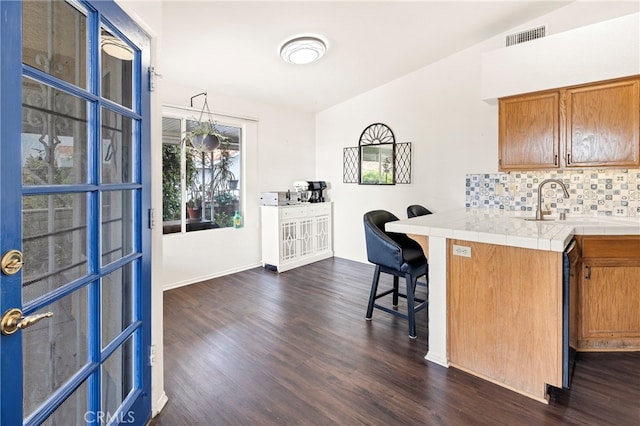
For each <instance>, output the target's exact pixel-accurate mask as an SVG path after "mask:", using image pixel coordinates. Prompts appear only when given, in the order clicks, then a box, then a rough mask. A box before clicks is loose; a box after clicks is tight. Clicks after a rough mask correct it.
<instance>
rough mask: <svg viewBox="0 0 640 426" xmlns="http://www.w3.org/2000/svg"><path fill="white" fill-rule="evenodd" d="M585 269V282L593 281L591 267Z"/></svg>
mask: <svg viewBox="0 0 640 426" xmlns="http://www.w3.org/2000/svg"><path fill="white" fill-rule="evenodd" d="M584 269H586V270H587V273H586V275H585V276H584V279H585V280H590V279H591V266H589V265H587V266H585V267H584Z"/></svg>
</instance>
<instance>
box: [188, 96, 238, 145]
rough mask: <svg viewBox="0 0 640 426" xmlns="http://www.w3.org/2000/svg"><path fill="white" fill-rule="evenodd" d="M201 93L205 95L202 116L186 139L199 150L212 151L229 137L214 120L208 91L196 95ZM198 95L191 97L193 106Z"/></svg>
mask: <svg viewBox="0 0 640 426" xmlns="http://www.w3.org/2000/svg"><path fill="white" fill-rule="evenodd" d="M200 95H204V104H203V105H202V111H200V117H199V118H198V120H197V121H196V122H195V124H194V125H193V126H192V127H191V129H189V131H188V132H187V134H186V136H185V140H186V141H188V142H189V143H190V144H191V146H193V147H194V148H195V149H197V150H198V151H204V152H212V151H214V150H215V149H217V148H218V147H219V146H220V144H221V143H222V142H226V141H227V139H229V138H228V137H227V136H225V135H223V134H222V133H221V132H220V131H219V130H218V127H217V125H216V123H215V121H214V120H213V117H212V115H211V111H210V110H209V104H208V102H207V92H203V93H200V94H199V95H196V96H200ZM196 96H194V97H192V98H191V106H193V98H195V97H196ZM205 112H206V115H205Z"/></svg>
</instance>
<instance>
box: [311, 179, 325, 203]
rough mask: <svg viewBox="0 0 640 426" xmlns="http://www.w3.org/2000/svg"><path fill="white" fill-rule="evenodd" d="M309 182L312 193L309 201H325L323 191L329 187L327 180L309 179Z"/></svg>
mask: <svg viewBox="0 0 640 426" xmlns="http://www.w3.org/2000/svg"><path fill="white" fill-rule="evenodd" d="M307 183H308V184H309V192H310V193H311V196H310V197H309V202H310V203H324V194H323V191H324V189H325V188H326V187H327V182H325V181H323V180H309V181H307Z"/></svg>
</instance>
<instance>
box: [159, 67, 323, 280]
mask: <svg viewBox="0 0 640 426" xmlns="http://www.w3.org/2000/svg"><path fill="white" fill-rule="evenodd" d="M166 60H168V59H166ZM162 86H163V89H162V93H163V103H164V104H165V105H176V106H186V107H188V106H189V102H190V98H191V96H194V95H196V94H198V93H201V92H204V91H206V92H207V93H208V104H209V108H210V109H211V112H212V113H213V114H216V113H223V114H228V115H234V116H238V117H249V118H251V120H248V121H247V123H248V124H247V126H248V127H247V128H246V137H247V145H246V146H245V147H244V152H243V154H242V155H243V169H244V176H243V177H240V179H239V180H240V185H242V190H243V197H244V208H243V212H242V214H243V221H244V226H243V227H242V228H240V229H233V228H224V229H210V230H204V231H197V232H188V233H185V234H168V235H165V236H164V237H163V259H162V264H163V275H162V281H163V287H164V288H165V289H169V288H175V287H178V286H182V285H186V284H192V283H195V282H199V281H203V280H206V279H209V278H214V277H217V276H222V275H227V274H230V273H233V272H237V271H241V270H245V269H248V268H252V267H255V266H259V265H260V264H261V263H260V262H261V260H262V256H261V248H260V247H261V236H260V233H261V231H260V205H259V193H260V192H263V191H277V190H287V189H293V186H292V183H293V181H294V180H313V179H314V178H315V176H313V170H314V165H315V120H314V115H313V114H311V113H306V112H298V111H294V110H289V109H282V108H279V107H274V106H270V105H264V104H260V103H256V102H252V101H248V100H243V99H238V98H229V97H225V96H222V95H217V94H215V93H213V92H211V91H209V90H208V88H207V87H206V86H205V85H202V86H198V87H195V86H192V87H189V86H185V85H181V84H177V83H176V82H171V81H167V79H165V78H163V81H162ZM201 105H202V104H201V103H200V104H198V103H197V100H196V101H195V102H194V107H199V106H201ZM220 122H222V121H220ZM157 143H158V144H159V143H160V140H158V141H157Z"/></svg>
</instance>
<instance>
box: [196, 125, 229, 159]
mask: <svg viewBox="0 0 640 426" xmlns="http://www.w3.org/2000/svg"><path fill="white" fill-rule="evenodd" d="M193 123H195V124H194V125H193V126H192V127H191V129H190V130H189V131H188V132H187V135H186V139H187V140H188V141H189V143H190V144H191V145H192V146H193V147H194V148H196V149H197V150H199V151H208V152H211V151H213V150H215V149H216V148H218V146H220V143H221V142H223V141H224V140H226V138H227V137H226V136H224V135H223V134H222V133H220V132H219V131H218V129H217V127H216V124H215V123H214V122H213V121H211V120H207V121H194V122H193Z"/></svg>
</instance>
